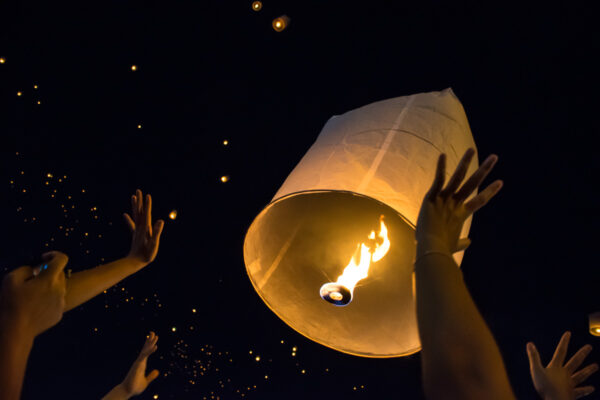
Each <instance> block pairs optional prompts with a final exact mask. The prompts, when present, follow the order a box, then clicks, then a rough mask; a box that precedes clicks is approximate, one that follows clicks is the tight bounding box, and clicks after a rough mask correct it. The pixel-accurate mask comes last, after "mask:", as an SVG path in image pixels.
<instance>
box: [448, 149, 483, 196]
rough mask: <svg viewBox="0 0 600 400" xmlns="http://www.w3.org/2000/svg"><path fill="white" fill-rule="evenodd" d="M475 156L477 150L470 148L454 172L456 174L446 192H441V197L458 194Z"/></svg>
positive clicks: (449, 182)
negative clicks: (457, 190)
mask: <svg viewBox="0 0 600 400" xmlns="http://www.w3.org/2000/svg"><path fill="white" fill-rule="evenodd" d="M473 155H475V149H473V148H469V149H467V151H466V152H465V154H464V155H463V157H462V158H461V160H460V162H459V163H458V166H457V167H456V170H454V174H452V177H451V178H450V181H448V185H447V186H446V188H445V189H444V190H442V191H441V192H440V196H442V197H448V196H449V195H451V194H454V192H456V189H458V186H459V185H460V184H461V182H462V181H463V179H465V175H466V174H467V170H468V169H469V164H471V160H472V159H473Z"/></svg>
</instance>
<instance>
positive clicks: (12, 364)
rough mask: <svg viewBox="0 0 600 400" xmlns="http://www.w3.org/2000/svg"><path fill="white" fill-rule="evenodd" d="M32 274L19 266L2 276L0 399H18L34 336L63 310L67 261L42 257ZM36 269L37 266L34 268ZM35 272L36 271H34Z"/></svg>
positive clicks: (58, 256)
mask: <svg viewBox="0 0 600 400" xmlns="http://www.w3.org/2000/svg"><path fill="white" fill-rule="evenodd" d="M42 260H43V262H44V264H43V265H42V268H41V271H40V272H38V273H37V274H34V270H33V269H32V268H31V267H30V266H23V267H19V268H17V269H15V270H14V271H11V272H9V273H8V274H6V276H5V277H4V279H3V280H2V292H0V399H2V400H17V399H19V398H21V387H22V386H23V377H24V376H25V369H26V367H27V359H28V357H29V353H30V352H31V348H32V347H33V342H34V339H35V337H36V336H37V335H39V334H40V333H42V332H44V331H45V330H47V329H49V328H51V327H52V326H54V325H56V324H57V323H58V321H60V320H61V318H62V315H63V312H64V309H65V293H66V282H65V273H64V272H63V270H64V268H65V265H67V261H68V258H67V256H66V255H64V254H63V253H59V252H58V251H52V252H48V253H45V254H43V255H42ZM36 267H37V266H36ZM36 270H37V268H36Z"/></svg>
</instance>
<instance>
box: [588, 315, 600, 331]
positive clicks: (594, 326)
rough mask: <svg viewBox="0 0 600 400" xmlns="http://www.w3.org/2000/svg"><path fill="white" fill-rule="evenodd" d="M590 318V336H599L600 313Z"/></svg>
mask: <svg viewBox="0 0 600 400" xmlns="http://www.w3.org/2000/svg"><path fill="white" fill-rule="evenodd" d="M589 318H590V334H591V335H593V336H600V311H599V312H595V313H592V314H590V315H589Z"/></svg>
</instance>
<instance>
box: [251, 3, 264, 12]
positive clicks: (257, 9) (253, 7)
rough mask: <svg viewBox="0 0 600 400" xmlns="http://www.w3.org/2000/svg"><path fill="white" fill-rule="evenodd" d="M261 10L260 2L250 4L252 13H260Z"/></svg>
mask: <svg viewBox="0 0 600 400" xmlns="http://www.w3.org/2000/svg"><path fill="white" fill-rule="evenodd" d="M261 8H262V2H260V1H254V2H252V9H253V10H254V11H260V9H261Z"/></svg>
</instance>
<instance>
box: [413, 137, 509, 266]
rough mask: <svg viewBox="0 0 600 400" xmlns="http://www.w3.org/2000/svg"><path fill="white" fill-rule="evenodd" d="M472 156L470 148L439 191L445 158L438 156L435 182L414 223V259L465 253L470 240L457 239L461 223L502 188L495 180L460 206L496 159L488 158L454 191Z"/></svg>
mask: <svg viewBox="0 0 600 400" xmlns="http://www.w3.org/2000/svg"><path fill="white" fill-rule="evenodd" d="M474 154H475V150H474V149H472V148H470V149H468V150H467V151H466V152H465V154H464V156H463V158H462V159H461V160H460V163H459V164H458V166H457V167H456V170H455V172H454V174H453V175H452V177H451V178H450V181H449V182H448V184H447V185H446V187H445V188H444V189H442V188H443V186H444V181H445V176H446V155H445V154H443V153H442V154H441V155H440V157H439V159H438V164H437V171H436V176H435V180H434V182H433V184H432V186H431V188H430V189H429V191H428V192H427V194H426V195H425V199H424V200H423V204H422V205H421V210H420V212H419V217H418V220H417V228H416V233H415V238H416V240H417V258H418V257H419V255H420V254H422V253H423V252H424V251H426V250H436V251H443V252H446V253H448V254H453V253H456V252H457V251H461V250H464V249H466V248H467V247H468V245H469V244H470V240H469V239H468V238H465V239H460V238H459V236H460V232H461V230H462V227H463V224H464V222H465V220H466V219H467V218H468V217H469V216H470V215H471V214H473V213H474V212H475V211H477V210H479V209H480V208H481V207H483V206H484V205H486V204H487V203H488V202H489V201H490V199H491V198H492V197H494V196H495V195H496V193H498V191H499V190H500V188H501V187H502V184H503V183H502V181H501V180H497V181H495V182H494V183H492V184H491V185H489V186H488V187H487V188H485V190H483V191H482V192H480V193H478V194H477V195H476V196H475V197H473V198H472V199H471V200H469V201H468V202H467V203H464V201H465V200H466V199H467V198H468V197H469V196H470V195H471V193H473V192H474V191H475V190H476V189H477V187H478V186H479V185H480V184H481V182H483V180H484V179H485V177H486V176H487V175H488V174H489V173H490V171H491V170H492V168H493V167H494V164H495V163H496V161H497V160H498V156H496V155H491V156H489V157H488V158H487V159H486V160H485V161H484V162H483V164H482V165H481V166H480V167H479V169H478V170H477V171H475V172H474V173H473V175H471V177H470V178H469V179H468V180H467V181H466V182H465V183H464V184H463V185H462V187H461V188H460V189H459V190H458V191H457V189H458V187H459V185H460V184H461V182H462V181H463V179H464V178H465V175H466V173H467V169H468V167H469V164H470V162H471V159H472V158H473V155H474Z"/></svg>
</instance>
